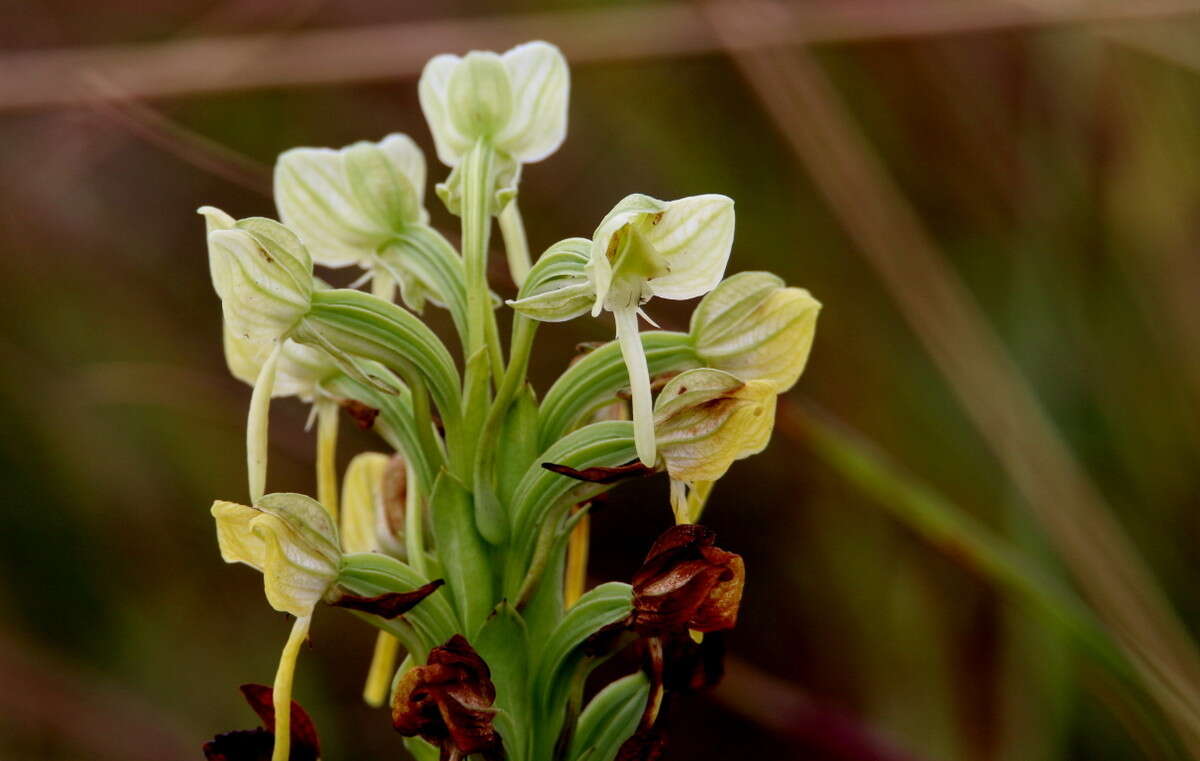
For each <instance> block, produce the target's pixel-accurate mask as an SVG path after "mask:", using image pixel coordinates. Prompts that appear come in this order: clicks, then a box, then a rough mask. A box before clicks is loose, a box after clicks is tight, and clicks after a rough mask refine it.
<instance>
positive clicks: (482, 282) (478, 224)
mask: <svg viewBox="0 0 1200 761" xmlns="http://www.w3.org/2000/svg"><path fill="white" fill-rule="evenodd" d="M494 157H495V151H494V150H493V149H492V146H491V145H490V144H489V143H488V142H487V141H486V140H480V141H479V142H477V143H476V144H475V147H474V148H473V149H472V150H471V152H470V153H469V154H467V157H466V159H465V160H464V162H463V167H462V171H463V205H462V254H463V265H464V268H465V274H466V286H467V356H471V355H473V354H475V352H477V351H479V350H480V349H481V348H483V347H484V345H485V344H486V342H487V328H486V323H487V320H488V316H489V314H490V313H491V308H492V307H491V304H490V303H489V302H490V301H491V291H490V290H489V288H488V283H487V249H488V237H489V235H490V232H491V222H492V214H491V190H492V189H491V185H492V163H493V159H494Z"/></svg>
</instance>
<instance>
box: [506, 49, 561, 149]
mask: <svg viewBox="0 0 1200 761" xmlns="http://www.w3.org/2000/svg"><path fill="white" fill-rule="evenodd" d="M502 60H503V62H504V67H505V68H506V69H507V70H508V76H509V81H510V82H511V83H512V97H513V101H514V104H513V110H512V115H511V116H510V117H509V120H508V124H507V125H506V126H505V128H504V129H503V130H502V131H501V132H500V134H499V135H497V136H496V147H497V148H498V149H499V150H501V151H504V152H505V153H508V154H509V155H510V156H512V157H513V158H515V159H516V160H517V161H520V162H522V163H533V162H536V161H541V160H542V159H544V158H546V157H547V156H549V155H550V154H551V153H554V151H556V150H558V147H559V146H560V145H562V142H563V140H564V139H565V138H566V136H567V103H568V99H569V96H570V88H571V77H570V73H569V71H568V70H567V60H566V58H564V57H563V54H562V52H561V51H560V50H559V49H558V48H557V47H555V46H554V45H551V44H550V43H548V42H541V41H537V42H527V43H525V44H523V45H518V46H516V47H515V48H513V49H512V50H509V51H508V52H507V53H505V54H504V56H503V57H502Z"/></svg>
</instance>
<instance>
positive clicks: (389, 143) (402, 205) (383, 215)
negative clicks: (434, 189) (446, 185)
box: [340, 134, 428, 237]
mask: <svg viewBox="0 0 1200 761" xmlns="http://www.w3.org/2000/svg"><path fill="white" fill-rule="evenodd" d="M340 153H341V155H342V162H343V166H344V170H345V176H346V182H347V184H348V185H349V187H350V190H351V191H352V193H353V196H354V199H355V201H356V202H357V204H358V207H359V208H360V209H362V210H363V211H364V212H365V213H366V214H367V216H368V217H369V218H370V219H371V221H372V223H373V224H374V228H375V230H376V231H377V233H378V234H379V235H380V236H383V237H386V236H388V235H390V234H394V233H399V232H401V231H403V230H404V228H405V227H407V226H409V225H412V224H419V223H423V222H424V221H425V220H426V219H427V216H428V215H426V214H425V210H424V209H423V208H422V206H421V199H422V196H423V195H424V192H425V156H424V155H422V153H421V149H420V148H418V147H417V144H416V143H414V142H413V140H412V138H410V137H409V136H408V135H401V134H394V135H388V136H387V137H386V138H384V139H383V141H381V142H379V143H370V142H366V141H363V142H359V143H355V144H354V145H350V146H347V147H345V148H343V149H342V150H341V151H340Z"/></svg>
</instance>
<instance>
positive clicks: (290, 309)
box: [208, 218, 313, 343]
mask: <svg viewBox="0 0 1200 761" xmlns="http://www.w3.org/2000/svg"><path fill="white" fill-rule="evenodd" d="M208 252H209V262H210V269H211V271H212V275H213V287H214V289H215V290H216V292H217V295H218V296H220V297H221V304H222V309H223V311H224V314H225V320H226V323H227V324H228V325H229V327H230V329H231V330H233V331H235V332H236V333H237V334H238V335H239V336H241V337H242V338H244V339H246V340H250V341H255V342H259V343H274V342H277V341H279V340H280V339H281V338H283V337H284V336H286V334H287V333H288V331H290V330H291V329H292V327H293V326H294V325H295V324H296V323H297V322H298V321H299V320H300V318H302V317H303V316H304V315H305V314H306V313H307V312H308V308H309V301H310V299H311V296H312V290H313V276H312V260H311V259H310V258H309V256H308V252H307V250H306V249H305V248H304V246H303V244H301V243H300V240H299V238H297V237H296V236H295V234H294V233H292V232H291V231H290V230H288V229H287V228H286V227H284V226H283V225H281V224H279V223H278V222H274V221H272V220H268V219H261V218H250V219H243V220H241V221H240V222H238V223H237V227H235V228H233V229H218V230H214V231H213V232H211V233H209V235H208Z"/></svg>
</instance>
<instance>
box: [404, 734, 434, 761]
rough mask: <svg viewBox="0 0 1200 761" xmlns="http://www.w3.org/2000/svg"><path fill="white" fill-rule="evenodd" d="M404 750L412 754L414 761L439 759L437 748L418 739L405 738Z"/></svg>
mask: <svg viewBox="0 0 1200 761" xmlns="http://www.w3.org/2000/svg"><path fill="white" fill-rule="evenodd" d="M404 749H405V750H406V751H408V752H409V753H410V754H412V757H413V758H414V759H416V761H438V759H440V758H441V754H440V752H439V751H438V749H437V748H435V747H434V746H433V745H431V744H429V743H428V742H426V741H425V740H422V739H421V738H419V737H405V738H404Z"/></svg>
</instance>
